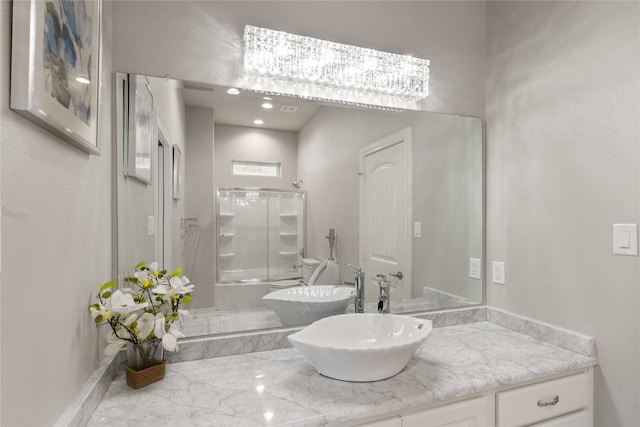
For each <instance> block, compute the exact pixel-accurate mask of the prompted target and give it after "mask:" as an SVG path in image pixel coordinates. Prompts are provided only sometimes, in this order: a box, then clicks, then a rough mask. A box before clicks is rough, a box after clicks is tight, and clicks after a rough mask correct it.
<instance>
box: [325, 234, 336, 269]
mask: <svg viewBox="0 0 640 427" xmlns="http://www.w3.org/2000/svg"><path fill="white" fill-rule="evenodd" d="M324 237H326V238H327V239H329V260H331V261H333V260H334V258H333V244H334V243H335V241H336V230H335V229H334V228H330V229H329V234H327V235H326V236H324Z"/></svg>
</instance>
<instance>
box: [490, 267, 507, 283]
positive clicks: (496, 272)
mask: <svg viewBox="0 0 640 427" xmlns="http://www.w3.org/2000/svg"><path fill="white" fill-rule="evenodd" d="M492 267H493V283H496V284H498V285H504V284H505V281H504V262H501V261H493V263H492Z"/></svg>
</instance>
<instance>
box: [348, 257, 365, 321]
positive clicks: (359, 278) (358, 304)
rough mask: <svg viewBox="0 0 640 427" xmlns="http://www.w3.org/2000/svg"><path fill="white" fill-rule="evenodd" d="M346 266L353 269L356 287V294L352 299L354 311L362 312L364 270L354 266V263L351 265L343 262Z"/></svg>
mask: <svg viewBox="0 0 640 427" xmlns="http://www.w3.org/2000/svg"><path fill="white" fill-rule="evenodd" d="M345 265H346V266H347V267H351V268H353V269H354V270H355V272H356V273H355V274H356V277H355V287H356V295H355V297H354V299H353V303H354V305H355V312H356V313H364V271H362V268H360V267H358V266H355V265H351V264H345Z"/></svg>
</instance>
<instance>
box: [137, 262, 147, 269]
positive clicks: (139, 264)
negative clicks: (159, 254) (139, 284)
mask: <svg viewBox="0 0 640 427" xmlns="http://www.w3.org/2000/svg"><path fill="white" fill-rule="evenodd" d="M145 265H147V263H146V262H144V261H140V262H139V263H137V264H136V266H135V269H136V270H137V269H139V268H142V267H144V266H145Z"/></svg>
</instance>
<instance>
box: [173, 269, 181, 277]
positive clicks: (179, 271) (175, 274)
mask: <svg viewBox="0 0 640 427" xmlns="http://www.w3.org/2000/svg"><path fill="white" fill-rule="evenodd" d="M180 273H182V269H181V268H180V267H178V268H176V269H175V270H173V271H172V272H171V277H176V276H178V275H180Z"/></svg>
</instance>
